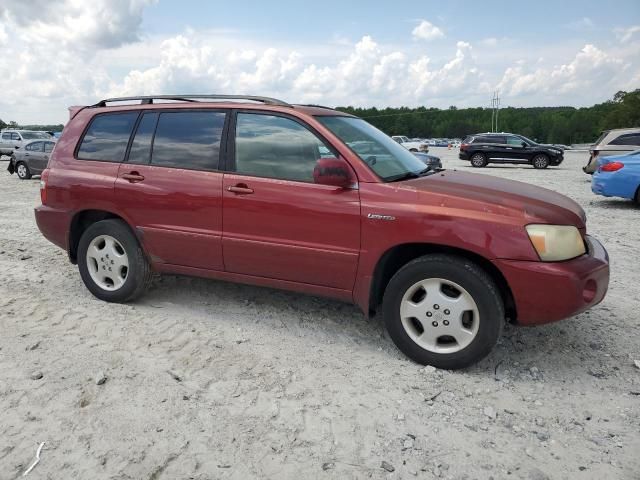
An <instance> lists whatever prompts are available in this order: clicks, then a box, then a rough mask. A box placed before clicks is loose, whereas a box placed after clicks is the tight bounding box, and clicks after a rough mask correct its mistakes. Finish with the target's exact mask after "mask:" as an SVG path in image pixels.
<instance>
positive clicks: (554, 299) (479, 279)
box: [36, 95, 609, 369]
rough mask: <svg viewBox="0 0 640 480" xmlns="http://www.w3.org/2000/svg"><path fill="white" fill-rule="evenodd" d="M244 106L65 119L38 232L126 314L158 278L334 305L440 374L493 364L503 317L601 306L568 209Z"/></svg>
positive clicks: (531, 190) (578, 220) (336, 115)
mask: <svg viewBox="0 0 640 480" xmlns="http://www.w3.org/2000/svg"><path fill="white" fill-rule="evenodd" d="M235 98H236V99H237V101H235V102H229V101H228V100H229V97H228V96H221V95H208V96H195V97H194V96H193V95H191V96H187V97H166V96H165V97H161V98H159V97H153V98H152V97H136V98H127V99H122V98H120V99H112V100H103V101H101V102H99V103H97V104H96V105H92V106H88V107H82V108H81V107H75V108H71V109H70V111H71V117H72V118H71V119H70V120H69V122H68V123H67V125H66V126H65V128H64V131H63V132H62V137H61V138H60V140H59V141H58V143H57V145H56V148H55V149H54V150H53V153H52V154H51V158H50V159H49V164H48V167H47V169H46V170H45V171H44V172H43V173H42V177H41V186H40V193H41V199H42V205H41V206H39V207H37V208H36V220H37V222H38V227H39V228H40V231H41V232H42V233H43V234H44V235H45V237H47V238H48V239H49V240H50V241H52V242H53V243H55V244H56V245H58V246H60V247H61V248H63V249H65V250H66V251H67V253H68V255H69V258H70V260H71V261H72V262H74V263H77V264H78V267H79V271H80V276H81V277H82V280H83V281H84V283H85V285H86V286H87V288H88V289H89V290H90V291H91V293H93V294H94V295H95V296H96V297H98V298H100V299H102V300H105V301H108V302H126V301H130V300H133V299H135V298H136V297H138V296H140V295H141V294H142V293H143V292H144V290H145V288H146V287H147V285H148V284H149V282H150V280H151V278H152V275H153V274H162V273H166V274H182V275H195V276H200V277H207V278H215V279H222V280H229V281H233V282H243V283H250V284H254V285H260V286H264V287H275V288H283V289H288V290H294V291H298V292H304V293H308V294H312V295H324V296H327V297H332V298H336V299H340V300H343V301H346V302H353V303H356V304H357V305H359V306H360V308H361V309H362V310H363V312H364V313H365V314H367V315H369V314H373V313H375V312H376V311H377V312H380V313H381V314H382V315H383V317H384V321H385V324H386V327H387V330H388V332H389V335H390V336H391V338H392V339H393V341H394V342H395V343H396V345H398V347H399V348H400V349H401V350H402V351H403V352H404V353H405V354H406V355H408V356H409V357H410V358H412V359H414V360H416V361H417V362H420V363H429V364H431V365H434V366H436V367H440V368H447V369H450V368H460V367H464V366H467V365H470V364H472V363H474V362H476V361H478V360H479V359H481V358H482V357H484V356H485V355H486V354H487V353H489V351H490V350H491V348H492V347H493V345H494V344H495V343H496V341H497V340H498V337H499V336H500V331H501V330H502V326H503V324H504V323H505V321H506V320H507V319H508V320H509V321H511V322H513V323H518V324H521V325H533V324H538V323H547V322H553V321H556V320H560V319H562V318H566V317H570V316H572V315H575V314H577V313H579V312H582V311H584V310H586V309H588V308H590V307H592V306H593V305H595V304H597V303H598V302H600V301H601V300H602V299H603V297H604V295H605V293H606V291H607V285H608V282H609V261H608V256H607V253H606V251H605V249H604V247H603V246H602V245H601V244H600V243H599V242H598V241H597V240H595V239H594V238H592V237H590V236H589V235H587V227H586V216H585V213H584V211H583V210H582V208H581V207H580V206H579V205H578V204H577V203H576V202H574V201H573V200H571V199H569V198H567V197H565V196H563V195H561V194H559V193H556V192H552V191H550V190H546V189H544V188H539V187H535V186H533V185H528V184H526V183H521V182H513V181H510V180H505V179H500V178H495V177H493V176H492V175H476V174H473V173H470V172H459V171H455V170H451V171H449V170H442V169H433V168H430V167H428V166H426V165H425V163H424V162H423V161H421V160H420V159H418V158H416V157H415V156H414V155H413V153H411V152H410V151H409V150H407V149H406V148H404V147H402V146H401V145H399V144H398V143H396V142H395V141H393V140H392V139H391V138H390V137H388V136H387V135H385V134H384V133H383V132H381V131H380V130H378V129H376V128H375V127H373V126H372V125H370V124H368V123H367V122H366V121H364V120H363V119H361V118H357V117H354V116H352V115H348V114H346V113H343V112H339V111H336V110H332V109H329V108H324V107H318V106H308V105H290V104H288V103H285V102H282V101H281V100H276V99H270V98H264V97H235ZM168 99H172V100H173V102H172V103H166V102H165V103H163V101H164V100H168ZM125 100H127V101H134V100H137V101H138V103H136V104H134V105H132V104H129V105H123V102H124V101H125ZM250 101H251V103H250ZM110 103H112V104H113V105H109V104H110ZM60 294H61V295H69V294H70V292H66V293H64V292H60ZM96 321H101V320H100V319H96ZM103 321H105V320H103Z"/></svg>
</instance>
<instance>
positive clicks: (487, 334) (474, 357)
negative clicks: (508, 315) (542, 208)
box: [383, 254, 505, 369]
mask: <svg viewBox="0 0 640 480" xmlns="http://www.w3.org/2000/svg"><path fill="white" fill-rule="evenodd" d="M383 312H384V320H385V326H386V328H387V331H388V332H389V336H390V337H391V339H392V340H393V342H394V343H395V344H396V346H397V347H398V348H399V349H400V350H401V351H402V352H403V353H404V354H405V355H406V356H407V357H409V358H411V359H412V360H414V361H416V362H418V363H420V364H423V365H427V364H428V365H433V366H434V367H437V368H444V369H458V368H464V367H467V366H469V365H472V364H474V363H476V362H478V361H479V360H481V359H482V358H484V357H485V356H486V355H487V354H488V353H489V352H490V351H491V350H492V348H493V347H494V345H495V344H496V342H497V340H498V338H499V336H500V333H501V331H502V327H503V324H504V322H505V314H504V306H503V303H502V298H501V296H500V294H499V292H498V288H497V286H496V284H495V282H494V281H493V279H492V278H491V277H490V276H489V275H488V274H487V273H486V272H485V271H484V270H482V269H481V268H480V267H478V266H477V265H476V264H474V263H473V262H471V261H469V260H467V259H465V258H463V257H457V256H453V255H441V254H437V255H426V256H423V257H420V258H417V259H415V260H413V261H411V262H409V263H407V264H406V265H405V266H404V267H402V268H401V269H400V270H398V272H397V273H396V274H395V275H394V276H393V278H392V279H391V280H390V281H389V284H388V285H387V288H386V290H385V294H384V300H383Z"/></svg>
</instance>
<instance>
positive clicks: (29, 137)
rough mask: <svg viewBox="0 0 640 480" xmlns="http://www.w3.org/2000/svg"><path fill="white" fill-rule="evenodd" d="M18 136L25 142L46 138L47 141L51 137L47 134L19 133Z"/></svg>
mask: <svg viewBox="0 0 640 480" xmlns="http://www.w3.org/2000/svg"><path fill="white" fill-rule="evenodd" d="M20 134H21V135H22V138H23V139H25V140H36V139H39V138H46V139H49V138H51V135H49V134H48V133H47V132H20Z"/></svg>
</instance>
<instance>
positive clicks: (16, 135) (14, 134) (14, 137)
mask: <svg viewBox="0 0 640 480" xmlns="http://www.w3.org/2000/svg"><path fill="white" fill-rule="evenodd" d="M11 140H22V138H20V135H18V134H17V133H15V132H14V133H12V134H11Z"/></svg>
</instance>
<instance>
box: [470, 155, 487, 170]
mask: <svg viewBox="0 0 640 480" xmlns="http://www.w3.org/2000/svg"><path fill="white" fill-rule="evenodd" d="M471 165H472V166H473V167H476V168H482V167H485V166H486V165H487V157H485V155H484V153H474V154H473V155H471Z"/></svg>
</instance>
